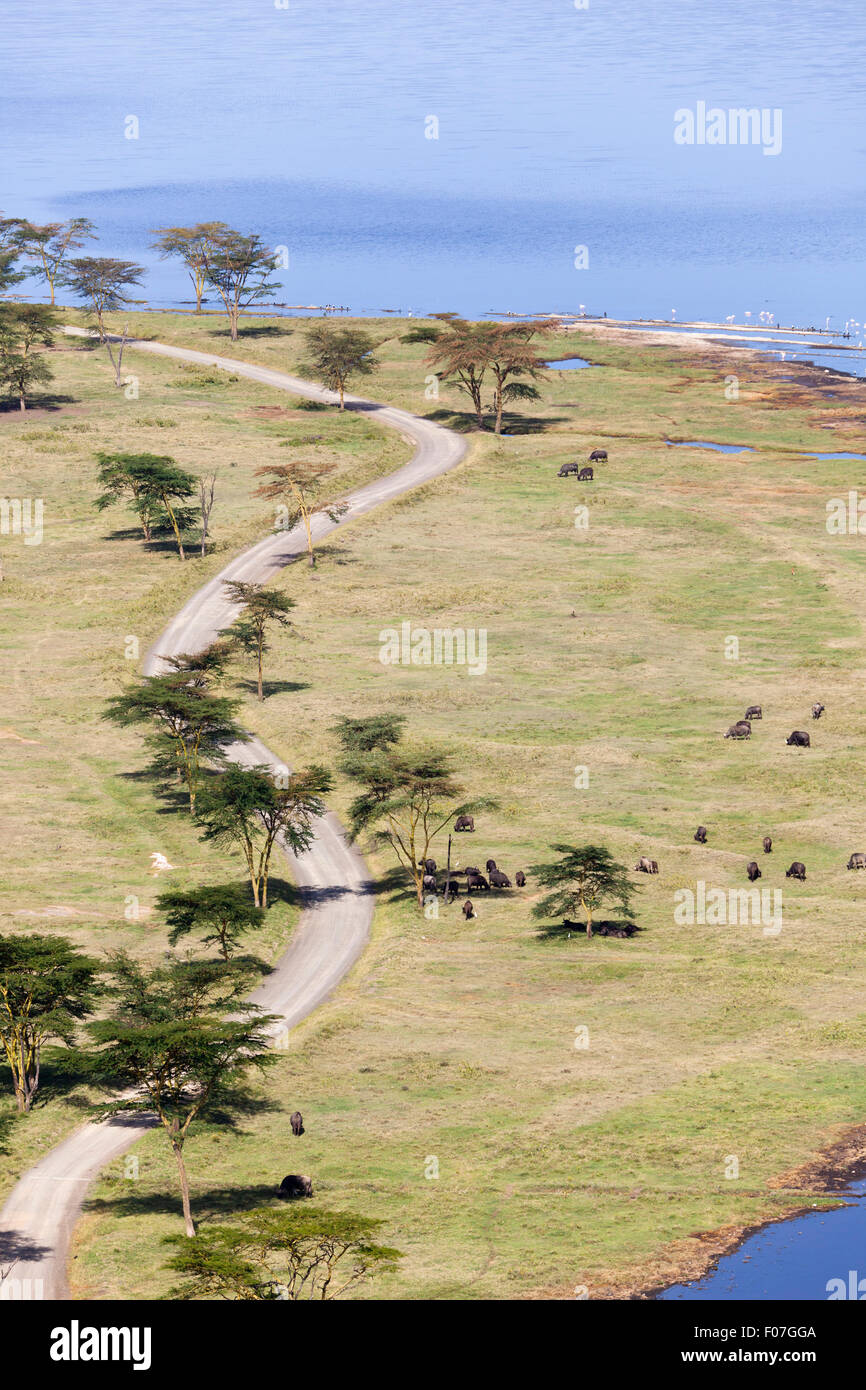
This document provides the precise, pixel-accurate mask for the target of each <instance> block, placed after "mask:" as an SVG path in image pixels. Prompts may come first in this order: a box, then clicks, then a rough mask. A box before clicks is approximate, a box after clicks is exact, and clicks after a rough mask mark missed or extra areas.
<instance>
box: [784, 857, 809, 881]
mask: <svg viewBox="0 0 866 1390" xmlns="http://www.w3.org/2000/svg"><path fill="white" fill-rule="evenodd" d="M785 878H799V879H800V880H801V881H802V882H803V883H805V881H806V865H805V864H801V862H800V860H799V859H795V860H794V862H793V864H792V865H791V867H790V869H786V870H785Z"/></svg>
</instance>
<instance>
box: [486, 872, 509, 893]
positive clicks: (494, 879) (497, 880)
mask: <svg viewBox="0 0 866 1390" xmlns="http://www.w3.org/2000/svg"><path fill="white" fill-rule="evenodd" d="M490 887H491V888H510V887H511V879H510V878H509V877H508V874H504V873H502V871H501V870H500V869H491V870H490Z"/></svg>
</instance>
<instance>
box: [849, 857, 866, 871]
mask: <svg viewBox="0 0 866 1390" xmlns="http://www.w3.org/2000/svg"><path fill="white" fill-rule="evenodd" d="M848 868H849V869H866V854H852V855H851V858H850V859H849V860H848Z"/></svg>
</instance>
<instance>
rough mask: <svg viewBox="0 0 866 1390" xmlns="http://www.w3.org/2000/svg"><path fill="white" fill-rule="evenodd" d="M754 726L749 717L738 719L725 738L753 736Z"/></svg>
mask: <svg viewBox="0 0 866 1390" xmlns="http://www.w3.org/2000/svg"><path fill="white" fill-rule="evenodd" d="M751 737H752V726H751V724H750V723H749V721H748V720H747V719H738V720H737V722H736V724H732V725H731V727H730V729H728V732H727V733H726V734H725V738H751Z"/></svg>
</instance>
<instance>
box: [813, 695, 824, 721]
mask: <svg viewBox="0 0 866 1390" xmlns="http://www.w3.org/2000/svg"><path fill="white" fill-rule="evenodd" d="M823 713H824V706H823V705H822V704H821V701H820V700H818V701H817V702H816V704H814V705H813V706H812V718H813V719H820V718H821V715H822V714H823Z"/></svg>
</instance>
